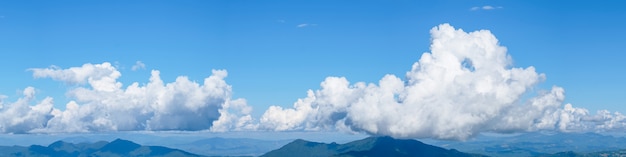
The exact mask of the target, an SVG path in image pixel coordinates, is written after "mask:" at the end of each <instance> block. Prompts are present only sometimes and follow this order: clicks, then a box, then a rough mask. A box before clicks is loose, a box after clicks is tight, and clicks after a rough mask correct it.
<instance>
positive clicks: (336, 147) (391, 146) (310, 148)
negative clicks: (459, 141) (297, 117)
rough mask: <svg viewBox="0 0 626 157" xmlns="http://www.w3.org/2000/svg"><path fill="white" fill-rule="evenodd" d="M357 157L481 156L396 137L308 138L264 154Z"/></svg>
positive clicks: (303, 156)
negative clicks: (347, 140) (341, 141)
mask: <svg viewBox="0 0 626 157" xmlns="http://www.w3.org/2000/svg"><path fill="white" fill-rule="evenodd" d="M283 156H299V157H322V156H323V157H327V156H337V157H358V156H397V157H409V156H411V157H413V156H416V157H417V156H428V157H430V156H455V157H471V156H482V155H477V154H468V153H463V152H459V151H457V150H454V149H451V150H448V149H444V148H441V147H436V146H432V145H428V144H424V143H422V142H420V141H417V140H403V139H394V138H391V137H388V136H381V137H368V138H365V139H362V140H358V141H353V142H350V143H346V144H337V143H330V144H326V143H317V142H310V141H305V140H300V139H299V140H295V141H293V142H291V143H289V144H287V145H285V146H283V147H281V148H280V149H277V150H273V151H270V152H268V153H266V154H264V155H262V156H261V157H283Z"/></svg>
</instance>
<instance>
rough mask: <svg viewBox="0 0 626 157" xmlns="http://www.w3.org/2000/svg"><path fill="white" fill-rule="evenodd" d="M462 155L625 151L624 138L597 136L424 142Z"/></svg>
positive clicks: (531, 135) (543, 135)
mask: <svg viewBox="0 0 626 157" xmlns="http://www.w3.org/2000/svg"><path fill="white" fill-rule="evenodd" d="M425 141H426V142H427V143H429V144H432V145H435V146H439V147H444V148H454V149H457V150H460V151H463V152H469V153H476V154H484V155H489V156H507V157H511V156H549V155H554V154H564V153H566V152H576V154H594V153H599V152H612V151H616V150H620V149H625V148H626V138H624V137H616V136H611V135H601V134H597V133H542V132H534V133H525V134H520V135H516V136H485V135H481V136H480V137H476V138H475V139H473V140H468V141H441V140H425Z"/></svg>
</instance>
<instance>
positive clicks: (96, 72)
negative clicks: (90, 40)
mask: <svg viewBox="0 0 626 157" xmlns="http://www.w3.org/2000/svg"><path fill="white" fill-rule="evenodd" d="M29 70H30V71H32V72H33V77H35V78H52V79H53V80H57V81H62V82H65V83H68V84H84V83H89V85H91V86H92V87H93V88H94V89H95V90H102V91H113V90H115V89H116V88H120V87H121V86H122V83H120V82H117V81H116V80H117V78H119V77H120V76H122V74H121V73H120V72H119V71H117V69H116V68H115V67H113V66H112V65H111V63H108V62H105V63H102V64H95V65H94V64H89V63H88V64H83V66H82V67H72V68H68V69H61V68H60V67H57V66H51V67H49V68H32V69H29Z"/></svg>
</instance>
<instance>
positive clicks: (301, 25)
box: [296, 23, 317, 28]
mask: <svg viewBox="0 0 626 157" xmlns="http://www.w3.org/2000/svg"><path fill="white" fill-rule="evenodd" d="M313 26H317V24H309V23H303V24H299V25H296V27H298V28H304V27H313Z"/></svg>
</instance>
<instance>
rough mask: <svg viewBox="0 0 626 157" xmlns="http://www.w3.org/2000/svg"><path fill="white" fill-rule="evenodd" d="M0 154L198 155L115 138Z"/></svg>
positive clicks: (39, 156)
mask: <svg viewBox="0 0 626 157" xmlns="http://www.w3.org/2000/svg"><path fill="white" fill-rule="evenodd" d="M0 150H2V151H0V156H37V157H47V156H65V157H78V156H81V157H82V156H111V157H117V156H120V157H121V156H179V157H197V156H200V155H196V154H192V153H188V152H185V151H182V150H178V149H172V148H167V147H161V146H142V145H139V144H137V143H134V142H131V141H128V140H123V139H116V140H114V141H111V142H105V141H100V142H95V143H78V144H74V143H68V142H64V141H56V142H54V143H52V144H50V145H48V146H41V145H31V146H29V147H21V146H11V147H0Z"/></svg>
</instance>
